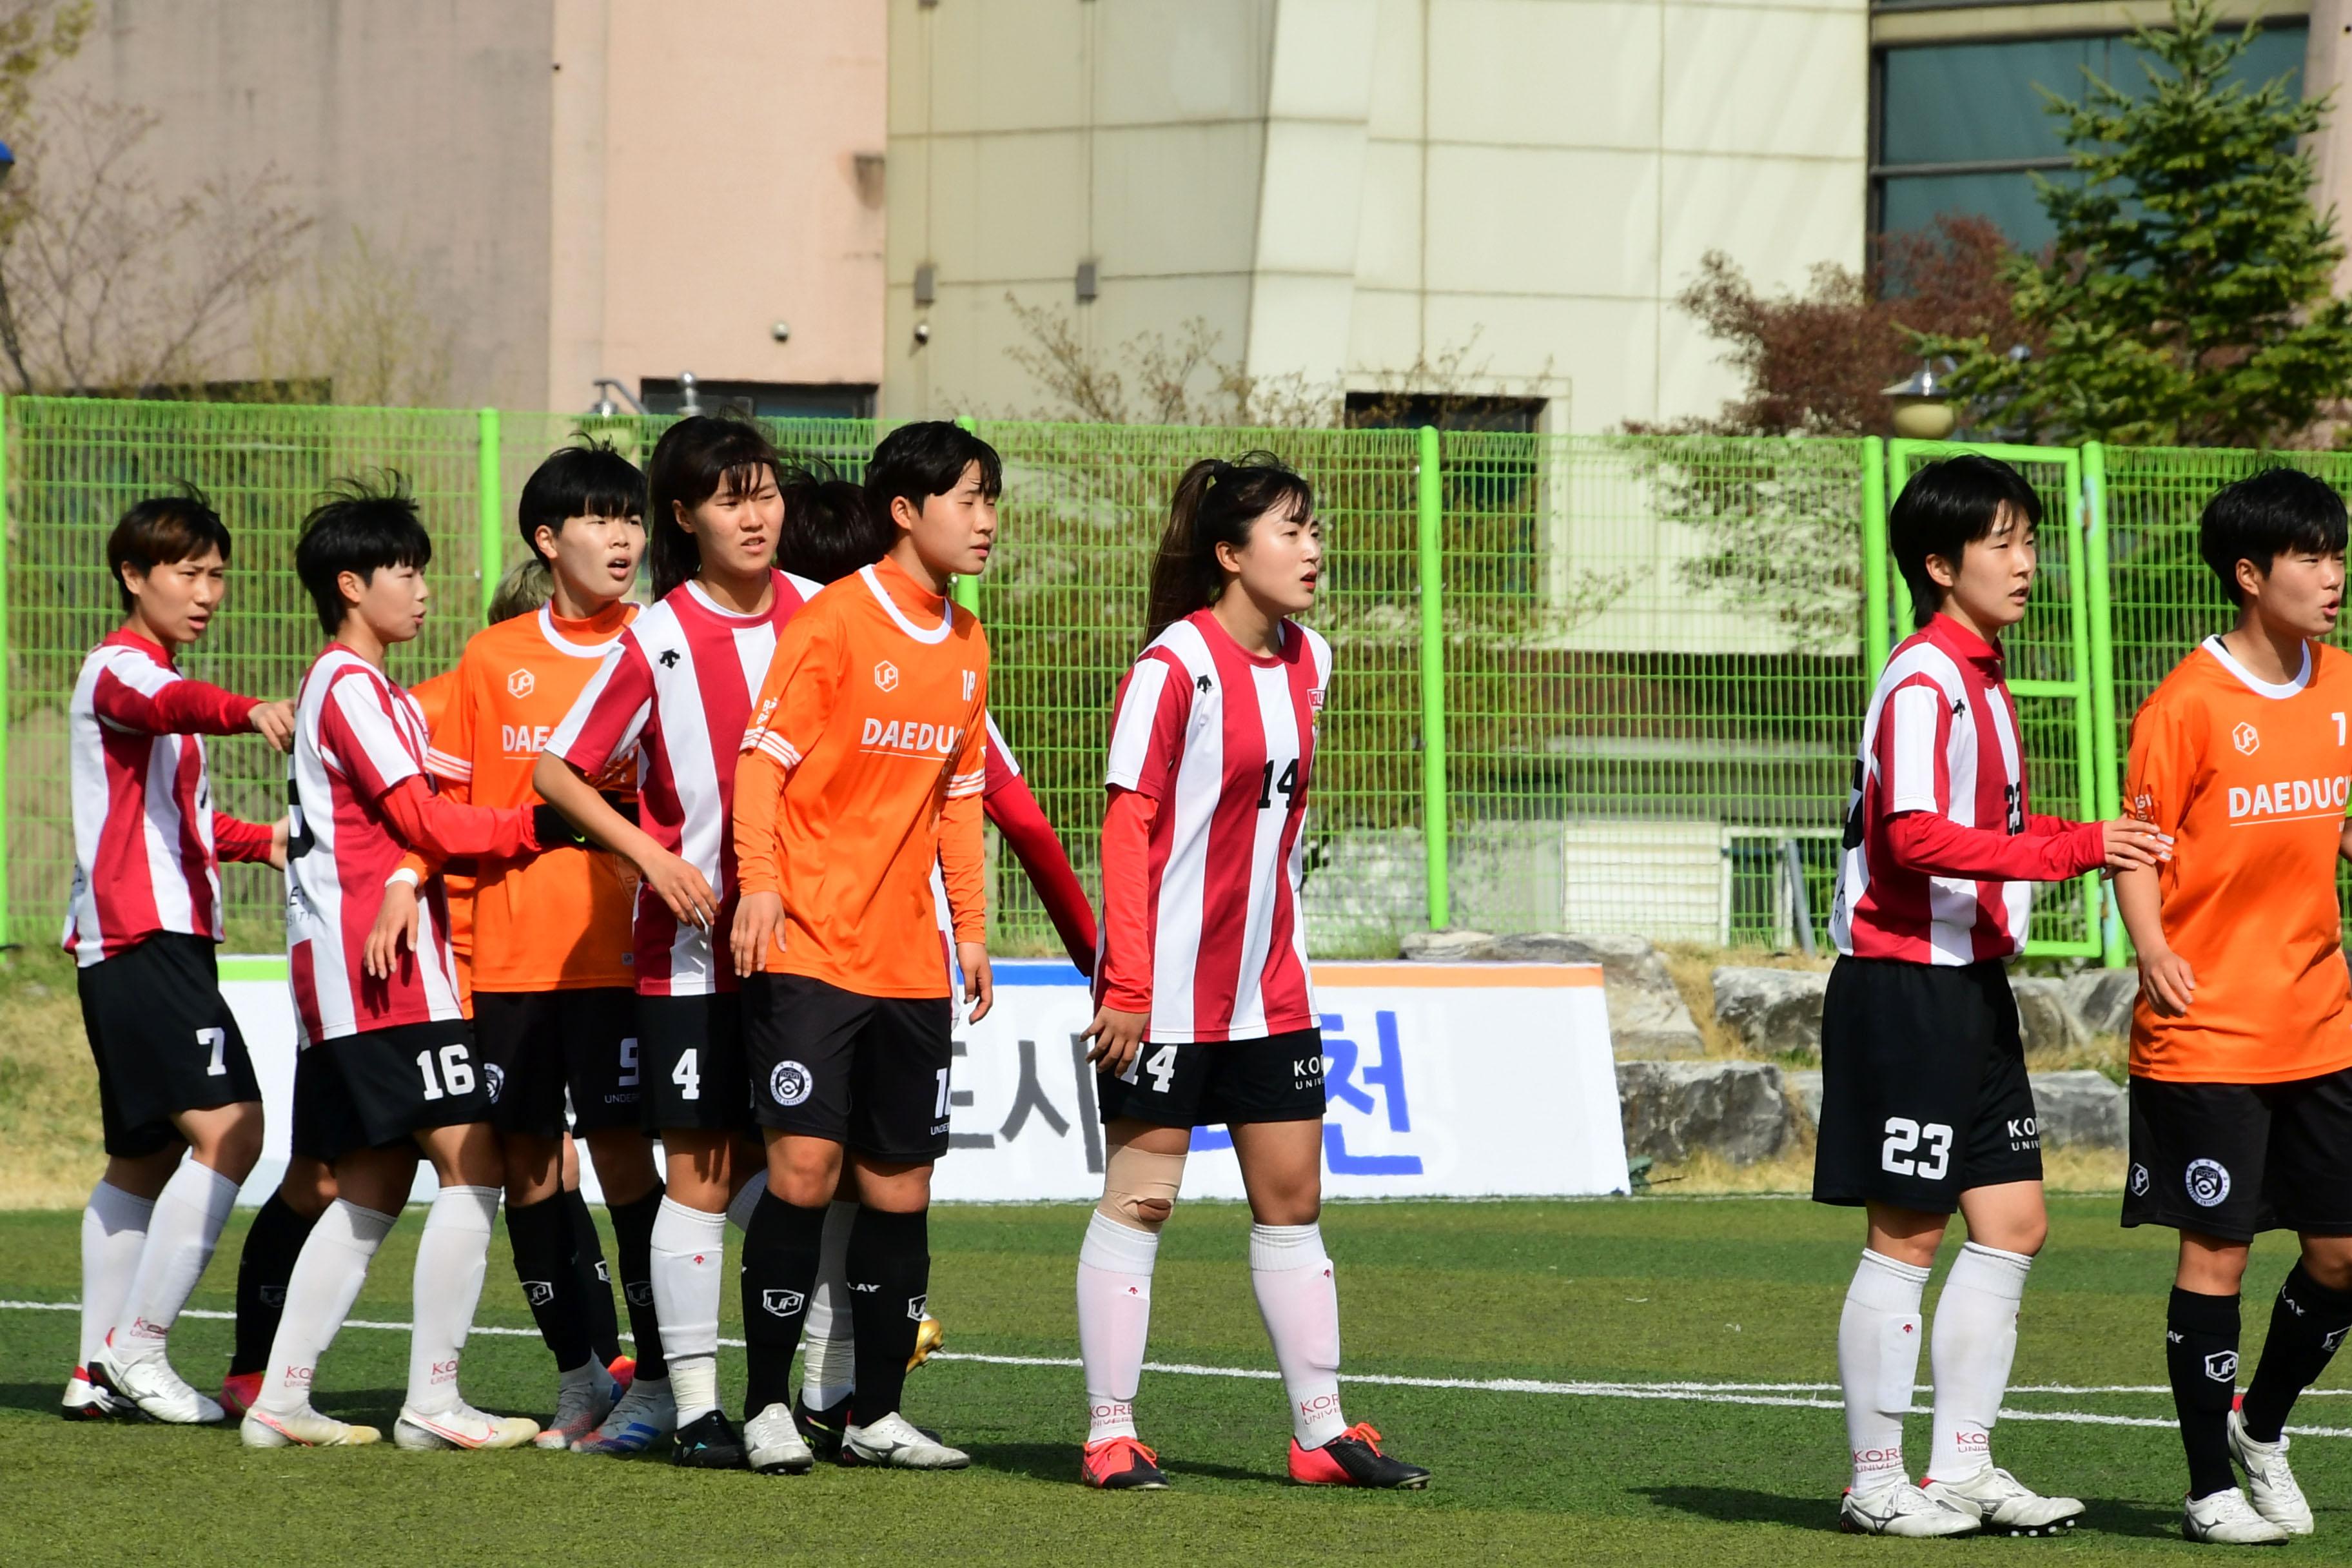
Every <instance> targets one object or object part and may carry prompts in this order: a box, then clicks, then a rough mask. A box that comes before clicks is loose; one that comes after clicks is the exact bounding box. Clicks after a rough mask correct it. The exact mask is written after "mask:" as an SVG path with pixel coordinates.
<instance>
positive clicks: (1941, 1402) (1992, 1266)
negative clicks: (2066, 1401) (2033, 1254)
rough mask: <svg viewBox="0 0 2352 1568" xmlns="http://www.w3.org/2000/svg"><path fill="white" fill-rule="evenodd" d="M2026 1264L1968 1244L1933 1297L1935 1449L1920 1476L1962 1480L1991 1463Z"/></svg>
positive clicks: (2022, 1258) (2013, 1355) (2029, 1263)
mask: <svg viewBox="0 0 2352 1568" xmlns="http://www.w3.org/2000/svg"><path fill="white" fill-rule="evenodd" d="M2032 1267H2033V1259H2032V1258H2029V1257H2027V1256H2026V1255H2025V1254H2023V1253H2021V1252H2003V1251H2001V1250H2000V1248H1999V1247H1979V1246H1978V1245H1977V1244H1976V1243H1975V1242H1973V1241H1971V1242H1969V1244H1968V1245H1967V1246H1965V1247H1961V1248H1960V1256H1959V1258H1958V1260H1957V1261H1955V1262H1954V1263H1953V1265H1952V1271H1951V1273H1950V1274H1948V1275H1947V1276H1946V1277H1945V1279H1944V1293H1943V1294H1942V1295H1941V1296H1938V1297H1937V1299H1936V1334H1935V1343H1934V1346H1933V1348H1932V1349H1931V1350H1930V1352H1929V1354H1930V1355H1931V1356H1933V1358H1934V1360H1933V1361H1932V1362H1931V1363H1930V1365H1931V1366H1932V1367H1933V1369H1934V1372H1935V1378H1936V1446H1935V1447H1934V1449H1933V1450H1932V1451H1931V1452H1930V1454H1929V1456H1928V1459H1927V1473H1928V1474H1929V1475H1931V1476H1933V1477H1935V1478H1936V1479H1937V1480H1939V1481H1964V1480H1967V1479H1969V1477H1970V1476H1973V1475H1975V1474H1977V1473H1978V1472H1979V1471H1980V1470H1982V1469H1983V1468H1985V1467H1986V1466H1987V1465H1990V1464H1991V1463H1992V1425H1993V1422H1994V1421H1996V1420H1997V1419H1999V1418H2000V1401H2001V1396H2002V1395H2003V1394H2007V1393H2008V1392H2009V1369H2010V1365H2011V1363H2013V1362H2014V1361H2016V1359H2017V1304H2018V1303H2019V1302H2020V1301H2021V1300H2024V1299H2025V1276H2026V1273H2027V1271H2028V1270H2029V1269H2031V1268H2032Z"/></svg>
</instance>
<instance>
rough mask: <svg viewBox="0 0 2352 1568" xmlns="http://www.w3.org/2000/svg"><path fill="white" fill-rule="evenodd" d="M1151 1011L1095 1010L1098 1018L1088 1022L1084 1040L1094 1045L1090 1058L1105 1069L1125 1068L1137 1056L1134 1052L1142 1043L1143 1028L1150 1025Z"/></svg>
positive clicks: (1117, 1070)
mask: <svg viewBox="0 0 2352 1568" xmlns="http://www.w3.org/2000/svg"><path fill="white" fill-rule="evenodd" d="M1150 1024H1151V1015H1150V1014H1149V1013H1122V1012H1120V1011H1119V1010H1118V1008H1116V1007H1104V1008H1102V1009H1100V1010H1099V1011H1097V1013H1096V1014H1095V1021H1094V1022H1093V1023H1091V1024H1088V1025H1087V1032H1086V1033H1085V1034H1083V1035H1080V1036H1079V1037H1078V1038H1080V1039H1082V1040H1092V1041H1093V1042H1094V1045H1093V1046H1092V1047H1091V1048H1089V1049H1088V1050H1087V1060H1088V1061H1090V1062H1094V1063H1096V1064H1097V1065H1098V1066H1099V1067H1100V1068H1102V1070H1103V1071H1105V1072H1125V1071H1126V1070H1127V1068H1128V1064H1129V1063H1130V1062H1132V1061H1134V1060H1135V1053H1136V1052H1137V1051H1139V1050H1140V1049H1142V1047H1143V1031H1144V1030H1145V1029H1146V1028H1148V1027H1150Z"/></svg>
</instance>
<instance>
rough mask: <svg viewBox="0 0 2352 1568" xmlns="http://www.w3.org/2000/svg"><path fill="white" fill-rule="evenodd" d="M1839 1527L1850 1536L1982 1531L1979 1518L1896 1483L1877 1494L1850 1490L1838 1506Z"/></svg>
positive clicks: (1921, 1535)
mask: <svg viewBox="0 0 2352 1568" xmlns="http://www.w3.org/2000/svg"><path fill="white" fill-rule="evenodd" d="M1838 1528H1839V1529H1840V1530H1843V1531H1845V1532H1846V1533H1847V1534H1848V1535H1899V1536H1908V1537H1913V1538H1917V1537H1923V1536H1934V1535H1973V1534H1975V1533H1976V1531H1978V1530H1979V1529H1980V1528H1982V1527H1981V1526H1980V1525H1979V1523H1978V1521H1977V1516H1976V1515H1975V1514H1972V1513H1968V1512H1965V1511H1963V1510H1959V1509H1957V1508H1954V1507H1953V1506H1952V1505H1951V1504H1950V1503H1948V1502H1941V1501H1938V1500H1937V1499H1935V1498H1931V1497H1929V1496H1928V1495H1927V1493H1926V1492H1923V1491H1921V1490H1920V1489H1918V1488H1917V1487H1915V1486H1913V1485H1912V1484H1911V1483H1910V1482H1909V1481H1895V1482H1891V1483H1889V1484H1888V1485H1886V1486H1883V1487H1880V1488H1878V1489H1876V1490H1875V1491H1872V1492H1867V1493H1857V1492H1856V1491H1855V1490H1854V1489H1853V1488H1852V1487H1848V1488H1847V1489H1846V1492H1845V1498H1844V1500H1843V1501H1841V1502H1840V1503H1839V1504H1838Z"/></svg>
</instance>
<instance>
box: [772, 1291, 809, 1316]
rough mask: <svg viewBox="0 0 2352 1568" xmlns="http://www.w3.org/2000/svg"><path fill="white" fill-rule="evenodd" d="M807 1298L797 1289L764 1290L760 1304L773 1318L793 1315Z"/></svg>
mask: <svg viewBox="0 0 2352 1568" xmlns="http://www.w3.org/2000/svg"><path fill="white" fill-rule="evenodd" d="M806 1299H807V1298H805V1297H803V1295H802V1294H801V1293H800V1292H799V1291H797V1290H762V1291H761V1292H760V1305H761V1308H763V1309H764V1310H766V1311H767V1313H768V1315H769V1316H770V1317H772V1318H789V1317H791V1316H792V1315H793V1313H794V1312H797V1311H799V1310H801V1303H802V1302H803V1300H806Z"/></svg>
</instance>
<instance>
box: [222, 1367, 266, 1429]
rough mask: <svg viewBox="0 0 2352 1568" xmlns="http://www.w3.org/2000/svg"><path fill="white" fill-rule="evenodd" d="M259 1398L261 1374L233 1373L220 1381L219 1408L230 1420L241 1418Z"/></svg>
mask: <svg viewBox="0 0 2352 1568" xmlns="http://www.w3.org/2000/svg"><path fill="white" fill-rule="evenodd" d="M260 1398H261V1374H260V1373H257V1372H233V1373H229V1374H228V1375H227V1376H226V1377H225V1378H222V1379H221V1395H220V1404H221V1408H222V1409H223V1410H225V1411H226V1412H227V1413H228V1415H229V1418H230V1419H231V1420H236V1419H238V1418H240V1417H242V1416H243V1415H245V1413H246V1412H247V1411H248V1410H250V1409H252V1408H253V1407H254V1405H255V1404H256V1403H257V1402H258V1401H259V1400H260Z"/></svg>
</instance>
